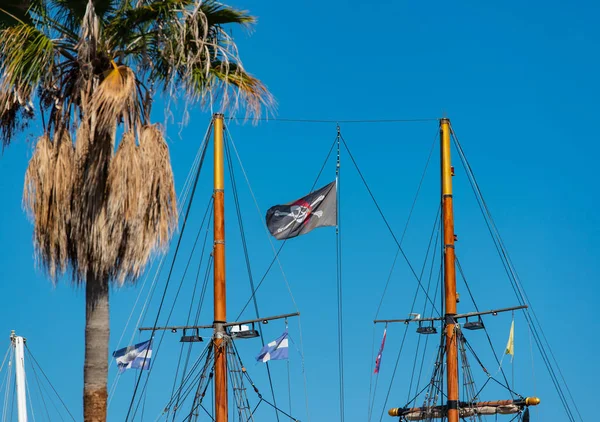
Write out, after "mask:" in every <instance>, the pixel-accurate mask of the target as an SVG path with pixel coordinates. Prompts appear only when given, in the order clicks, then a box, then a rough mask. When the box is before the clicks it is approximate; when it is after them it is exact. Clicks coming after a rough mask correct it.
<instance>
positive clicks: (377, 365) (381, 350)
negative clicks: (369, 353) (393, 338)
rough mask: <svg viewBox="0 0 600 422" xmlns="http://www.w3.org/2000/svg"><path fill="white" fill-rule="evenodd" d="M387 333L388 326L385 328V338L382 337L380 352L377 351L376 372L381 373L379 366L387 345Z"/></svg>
mask: <svg viewBox="0 0 600 422" xmlns="http://www.w3.org/2000/svg"><path fill="white" fill-rule="evenodd" d="M386 335H387V328H386V329H385V330H383V338H382V339H381V347H380V348H379V353H377V359H375V371H374V372H373V373H374V374H378V373H379V366H380V365H381V355H382V354H383V347H384V346H385V336H386Z"/></svg>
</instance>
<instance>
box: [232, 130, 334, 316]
mask: <svg viewBox="0 0 600 422" xmlns="http://www.w3.org/2000/svg"><path fill="white" fill-rule="evenodd" d="M335 142H336V141H335V140H334V142H333V144H332V146H331V148H330V149H329V153H328V154H327V157H326V158H325V161H324V162H323V165H322V166H321V170H320V171H319V174H318V175H317V177H316V179H315V181H314V183H313V185H312V187H311V188H310V192H313V191H314V190H315V186H316V185H317V183H318V182H319V178H320V177H321V173H322V172H323V169H324V168H325V165H326V164H327V162H328V161H329V156H330V155H331V152H332V151H333V146H335ZM261 218H262V216H261ZM294 224H298V223H294ZM265 227H266V225H265ZM292 227H294V226H292ZM287 241H288V239H284V240H283V242H281V246H280V247H279V249H278V250H277V252H276V253H275V256H274V257H273V260H272V261H271V263H270V264H269V266H268V267H267V270H266V271H265V273H264V275H263V276H262V278H261V279H260V281H259V283H258V284H257V285H256V289H255V291H254V293H253V294H252V295H251V296H250V298H249V299H248V301H247V302H246V304H245V305H244V306H243V307H242V310H241V311H240V312H239V314H238V317H237V318H236V319H239V318H240V317H241V316H242V314H243V313H244V311H245V310H246V308H247V307H248V305H249V304H250V302H251V301H252V300H253V298H254V296H255V295H256V293H257V292H258V289H259V288H260V286H261V285H262V283H263V282H264V281H265V279H266V278H267V275H268V274H269V272H270V271H271V268H272V267H273V264H275V262H279V255H280V254H281V250H282V249H283V247H284V246H285V245H286V243H287ZM280 265H281V264H280ZM294 305H296V303H295V302H294ZM296 310H298V307H297V306H296Z"/></svg>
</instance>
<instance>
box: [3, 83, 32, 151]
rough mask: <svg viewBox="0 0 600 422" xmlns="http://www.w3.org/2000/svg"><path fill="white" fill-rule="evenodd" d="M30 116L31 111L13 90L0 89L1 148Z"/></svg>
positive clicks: (22, 126)
mask: <svg viewBox="0 0 600 422" xmlns="http://www.w3.org/2000/svg"><path fill="white" fill-rule="evenodd" d="M32 118H33V111H32V110H31V107H29V105H27V104H26V105H23V104H21V102H19V100H18V98H17V97H16V95H15V93H14V92H13V91H10V90H4V89H0V137H1V138H2V147H3V148H4V147H5V146H7V145H8V144H10V142H11V140H12V138H13V136H14V135H15V133H16V132H19V131H21V130H23V129H24V128H25V127H26V126H27V123H28V122H29V120H31V119H32Z"/></svg>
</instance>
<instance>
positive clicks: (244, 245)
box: [225, 132, 279, 422]
mask: <svg viewBox="0 0 600 422" xmlns="http://www.w3.org/2000/svg"><path fill="white" fill-rule="evenodd" d="M228 133H229V132H225V134H226V137H225V138H226V142H225V156H226V157H227V167H228V169H229V179H230V181H231V187H232V193H233V199H234V203H235V210H236V214H237V220H238V226H239V229H240V238H241V241H242V250H243V251H244V260H245V263H246V270H247V272H248V280H249V282H250V290H251V292H252V301H253V303H254V313H255V314H256V318H257V319H258V318H260V312H259V310H258V299H257V297H256V294H255V292H256V289H255V287H254V278H253V276H252V267H251V265H250V256H249V254H248V244H247V242H246V233H245V231H244V221H243V218H242V210H241V207H240V199H239V195H238V190H237V183H236V180H235V172H234V170H233V160H232V157H231V149H230V145H229V144H230V142H227V140H229V137H228V136H227V135H228ZM258 331H259V334H260V340H261V343H262V346H263V347H264V346H265V339H264V337H263V335H262V334H263V332H262V326H261V325H260V324H259V325H258ZM265 367H266V369H267V377H268V379H269V387H270V389H271V396H272V397H273V403H274V404H275V405H277V401H276V399H275V390H274V388H273V379H272V377H271V367H270V365H269V362H266V365H265ZM275 418H276V419H277V421H278V422H279V413H277V412H275Z"/></svg>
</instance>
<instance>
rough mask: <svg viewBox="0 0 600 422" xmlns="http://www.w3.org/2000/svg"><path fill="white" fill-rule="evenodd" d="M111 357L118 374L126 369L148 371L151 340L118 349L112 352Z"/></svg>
mask: <svg viewBox="0 0 600 422" xmlns="http://www.w3.org/2000/svg"><path fill="white" fill-rule="evenodd" d="M113 357H114V358H115V360H116V361H117V365H118V367H119V372H120V373H123V372H125V371H126V370H128V369H150V358H151V357H152V340H148V341H145V342H143V343H138V344H136V345H135V346H127V347H124V348H122V349H119V350H117V351H115V352H113Z"/></svg>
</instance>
